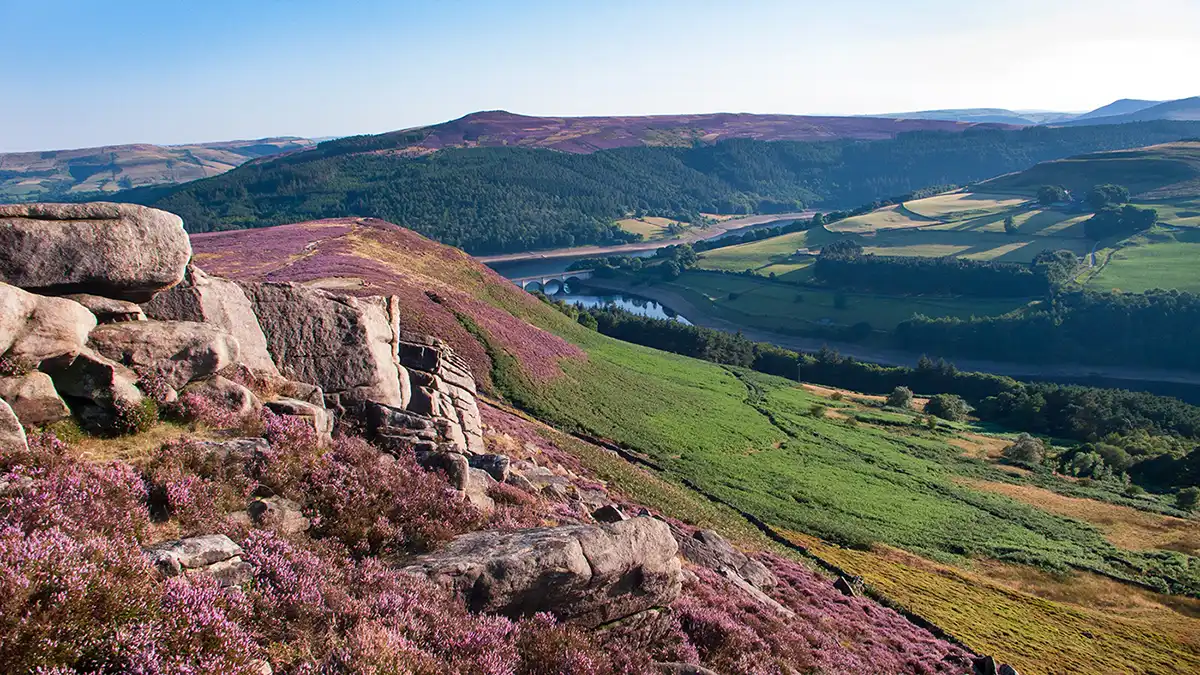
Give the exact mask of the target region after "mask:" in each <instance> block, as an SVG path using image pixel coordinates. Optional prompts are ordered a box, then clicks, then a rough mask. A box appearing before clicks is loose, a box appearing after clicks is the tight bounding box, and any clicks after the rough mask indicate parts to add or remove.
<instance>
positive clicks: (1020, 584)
mask: <svg viewBox="0 0 1200 675" xmlns="http://www.w3.org/2000/svg"><path fill="white" fill-rule="evenodd" d="M972 571H975V572H979V573H980V574H982V575H984V576H986V577H987V578H989V579H992V580H993V581H999V582H1000V583H1002V584H1004V585H1006V586H1008V587H1010V588H1014V589H1016V590H1018V591H1022V592H1024V593H1031V594H1033V595H1036V596H1038V597H1039V598H1045V599H1047V600H1053V601H1054V602H1065V603H1071V604H1074V605H1080V606H1083V607H1088V608H1090V609H1096V610H1100V611H1103V612H1109V613H1112V614H1118V615H1120V616H1124V617H1128V618H1132V619H1142V620H1145V621H1151V622H1153V623H1154V624H1155V625H1159V626H1173V627H1174V629H1175V630H1173V631H1172V633H1173V634H1174V635H1175V636H1176V637H1178V638H1179V639H1180V640H1181V641H1182V642H1185V643H1187V644H1189V645H1191V646H1192V647H1193V648H1196V649H1197V650H1200V625H1197V620H1198V619H1200V599H1197V598H1188V597H1184V596H1181V595H1164V594H1162V593H1155V592H1154V591H1151V590H1147V589H1144V588H1138V587H1136V586H1130V585H1129V584H1124V583H1121V582H1120V581H1117V580H1116V579H1111V578H1109V577H1105V576H1101V575H1099V574H1093V573H1091V572H1084V571H1079V570H1076V571H1072V572H1070V573H1068V574H1054V573H1052V572H1046V571H1044V570H1040V569H1036V568H1033V567H1027V566H1025V565H1014V564H1012V563H1004V562H1000V561H997V560H977V561H975V562H974V563H972ZM1181 619H1186V620H1181Z"/></svg>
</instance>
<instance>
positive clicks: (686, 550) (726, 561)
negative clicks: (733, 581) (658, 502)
mask: <svg viewBox="0 0 1200 675" xmlns="http://www.w3.org/2000/svg"><path fill="white" fill-rule="evenodd" d="M675 536H676V540H677V541H678V542H679V553H680V554H681V555H683V557H684V559H685V560H687V561H688V562H690V563H693V564H695V565H700V566H701V567H707V568H708V569H710V570H713V571H715V572H732V573H734V574H736V575H737V576H739V577H741V578H742V579H745V580H746V581H748V582H749V583H750V584H752V585H753V586H755V587H756V588H759V589H767V588H772V587H774V586H775V584H777V583H779V580H778V579H776V578H775V575H774V574H772V573H771V570H769V569H767V567H766V565H763V564H762V563H760V562H758V561H757V560H754V559H753V558H751V557H749V556H747V555H746V554H745V553H742V552H741V551H739V550H737V549H736V548H734V547H733V544H730V543H729V540H727V539H725V537H722V536H721V535H719V534H717V533H716V532H714V531H712V530H697V531H696V532H695V533H693V534H692V535H691V536H687V535H685V534H683V533H682V532H676V533H675Z"/></svg>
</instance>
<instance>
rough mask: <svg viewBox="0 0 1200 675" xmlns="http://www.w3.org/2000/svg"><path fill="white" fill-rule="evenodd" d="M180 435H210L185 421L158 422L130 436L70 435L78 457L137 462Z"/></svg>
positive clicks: (180, 437)
mask: <svg viewBox="0 0 1200 675" xmlns="http://www.w3.org/2000/svg"><path fill="white" fill-rule="evenodd" d="M182 438H187V439H193V440H205V439H207V438H211V436H210V435H209V434H206V433H205V432H204V431H203V430H196V429H193V428H192V427H190V426H189V425H186V424H178V423H175V422H159V423H158V424H155V425H154V426H153V427H150V429H149V430H147V431H144V432H142V433H139V434H134V435H132V436H117V437H115V438H99V437H96V436H83V437H82V438H80V439H78V440H74V439H72V441H71V448H72V449H73V450H74V451H75V453H76V454H78V456H79V457H80V458H81V459H86V460H90V461H96V462H103V461H111V460H121V461H123V462H129V463H130V464H138V463H140V462H144V461H146V460H147V459H149V458H150V457H151V455H153V454H154V453H155V452H156V451H158V449H159V448H161V447H162V446H163V445H166V444H167V443H170V442H172V441H177V440H179V439H182Z"/></svg>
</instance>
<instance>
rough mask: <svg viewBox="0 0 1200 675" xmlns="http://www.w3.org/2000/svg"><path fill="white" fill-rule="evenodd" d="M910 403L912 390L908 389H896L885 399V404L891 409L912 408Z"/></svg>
mask: <svg viewBox="0 0 1200 675" xmlns="http://www.w3.org/2000/svg"><path fill="white" fill-rule="evenodd" d="M912 402H913V393H912V389H909V388H908V387H896V388H895V389H893V390H892V393H890V394H888V397H887V404H888V405H889V406H891V407H893V408H908V407H911V406H912Z"/></svg>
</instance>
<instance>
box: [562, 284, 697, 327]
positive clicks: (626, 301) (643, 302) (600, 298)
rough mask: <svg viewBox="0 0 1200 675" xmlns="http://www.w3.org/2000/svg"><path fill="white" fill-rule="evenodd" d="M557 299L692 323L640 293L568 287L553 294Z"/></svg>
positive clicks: (653, 317)
mask: <svg viewBox="0 0 1200 675" xmlns="http://www.w3.org/2000/svg"><path fill="white" fill-rule="evenodd" d="M553 297H554V299H555V300H562V301H563V302H569V303H571V304H573V305H579V306H580V307H606V306H608V305H616V306H617V307H619V308H621V309H623V310H625V311H627V312H631V313H633V314H638V315H641V316H648V317H650V318H652V319H674V320H676V321H678V322H680V323H685V324H687V325H689V326H690V325H692V322H691V321H688V320H687V319H685V318H683V317H682V316H680V315H679V314H677V313H676V312H675V311H674V310H672V309H671V308H670V307H666V306H664V305H663V304H661V303H659V302H657V301H655V300H651V299H650V298H643V297H642V296H640V295H630V294H627V293H616V292H612V291H599V290H595V291H593V290H589V289H580V291H579V292H575V291H572V290H571V289H567V292H566V293H559V294H557V295H555V296H553Z"/></svg>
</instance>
